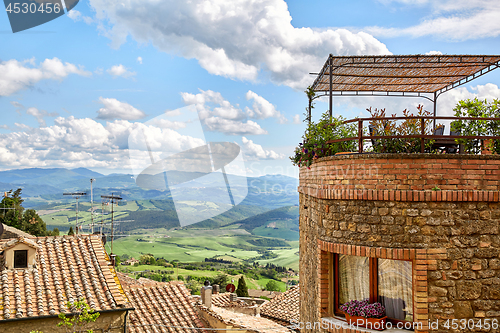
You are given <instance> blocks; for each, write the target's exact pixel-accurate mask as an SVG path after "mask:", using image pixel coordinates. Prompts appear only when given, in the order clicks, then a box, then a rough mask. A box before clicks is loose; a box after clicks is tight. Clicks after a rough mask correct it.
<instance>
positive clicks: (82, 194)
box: [63, 192, 87, 235]
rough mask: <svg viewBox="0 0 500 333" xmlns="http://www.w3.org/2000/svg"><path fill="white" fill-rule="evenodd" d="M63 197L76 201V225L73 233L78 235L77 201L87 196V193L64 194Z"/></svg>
mask: <svg viewBox="0 0 500 333" xmlns="http://www.w3.org/2000/svg"><path fill="white" fill-rule="evenodd" d="M63 195H70V196H72V197H73V198H75V199H76V223H75V233H76V234H77V235H78V199H80V198H81V197H83V196H85V195H87V192H66V193H63Z"/></svg>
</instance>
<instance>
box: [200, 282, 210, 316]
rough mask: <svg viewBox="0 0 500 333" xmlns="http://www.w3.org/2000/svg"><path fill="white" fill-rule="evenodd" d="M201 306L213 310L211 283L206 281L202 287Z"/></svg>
mask: <svg viewBox="0 0 500 333" xmlns="http://www.w3.org/2000/svg"><path fill="white" fill-rule="evenodd" d="M201 304H203V305H204V306H206V307H207V308H209V309H211V308H212V286H211V285H210V281H208V280H207V281H205V285H204V286H203V287H201Z"/></svg>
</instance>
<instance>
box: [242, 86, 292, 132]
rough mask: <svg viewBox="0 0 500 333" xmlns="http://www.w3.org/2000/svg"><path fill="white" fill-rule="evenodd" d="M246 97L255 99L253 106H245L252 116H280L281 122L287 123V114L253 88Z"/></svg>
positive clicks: (260, 117)
mask: <svg viewBox="0 0 500 333" xmlns="http://www.w3.org/2000/svg"><path fill="white" fill-rule="evenodd" d="M245 97H246V99H247V100H253V105H252V108H251V109H250V108H249V107H246V108H245V110H246V112H247V114H248V115H249V116H250V117H251V118H256V119H266V118H271V117H273V118H278V120H279V122H280V123H281V124H284V123H286V118H285V116H283V115H282V114H281V113H280V112H279V111H278V110H276V107H275V106H274V105H272V104H271V103H270V102H269V101H268V100H266V99H265V98H264V97H262V96H259V95H257V94H256V93H254V92H253V91H251V90H249V91H248V92H247V93H246V95H245Z"/></svg>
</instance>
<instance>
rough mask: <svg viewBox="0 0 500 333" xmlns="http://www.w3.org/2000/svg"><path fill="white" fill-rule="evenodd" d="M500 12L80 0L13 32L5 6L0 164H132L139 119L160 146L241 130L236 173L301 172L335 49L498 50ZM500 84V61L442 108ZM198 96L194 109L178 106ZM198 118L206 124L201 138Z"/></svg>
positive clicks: (411, 4)
mask: <svg viewBox="0 0 500 333" xmlns="http://www.w3.org/2000/svg"><path fill="white" fill-rule="evenodd" d="M499 17H500V4H499V3H498V1H486V0H485V1H463V0H454V1H452V0H444V1H431V0H414V1H410V0H372V1H369V0H362V1H326V0H325V1H308V2H306V1H298V0H294V1H286V2H285V1H280V0H238V1H201V0H195V1H190V2H179V1H167V0H165V1H157V0H127V1H124V0H120V1H118V0H106V1H105V0H82V1H80V3H79V4H78V5H77V6H76V7H75V9H74V10H73V11H71V12H70V13H69V14H68V15H65V16H63V17H60V18H58V19H56V20H54V21H51V22H48V23H46V24H44V25H41V26H38V27H35V28H32V29H30V30H27V31H24V32H19V33H16V34H13V33H12V32H11V30H10V25H9V22H8V18H7V13H5V12H3V13H1V14H0V41H1V42H0V114H1V116H2V121H1V123H0V169H2V170H5V169H13V168H27V167H68V168H75V167H87V168H90V169H93V170H96V171H99V172H103V173H112V172H127V173H131V172H132V171H131V170H132V168H133V167H134V165H135V164H137V163H136V162H137V161H134V160H133V159H131V158H130V154H129V152H128V143H129V142H130V140H131V138H130V133H133V132H134V130H137V129H141V130H143V131H145V133H148V135H151V138H150V140H152V141H151V142H152V145H153V146H155V147H157V148H154V149H157V152H158V154H160V153H167V152H168V153H174V152H178V151H182V150H186V149H189V148H193V147H195V146H197V145H199V144H200V141H199V140H205V141H229V142H235V143H237V144H238V145H240V146H241V148H242V150H243V153H244V159H245V167H246V170H233V172H235V173H241V174H243V173H244V172H246V173H247V175H249V176H259V175H263V174H267V173H283V174H286V175H289V176H293V177H296V176H297V170H296V169H295V168H294V167H292V166H291V164H290V161H289V159H288V156H290V155H291V154H292V153H293V147H294V146H295V145H296V144H297V143H298V142H300V141H301V136H302V134H303V131H304V129H305V125H304V123H303V122H302V119H303V112H304V110H305V107H306V105H307V99H306V97H305V94H304V93H303V91H304V89H305V88H306V87H307V85H309V84H311V83H312V82H313V80H314V77H313V76H311V75H309V74H308V73H310V72H317V71H319V70H320V69H321V67H322V65H323V63H324V62H325V60H326V58H327V56H328V54H329V53H332V54H334V55H353V54H426V53H429V52H434V53H442V54H500V37H499V35H500V20H499V19H498V18H499ZM499 85H500V70H497V71H493V72H492V73H490V74H488V75H485V76H483V77H481V78H479V79H477V80H475V81H473V82H472V83H471V84H470V85H468V86H464V87H461V88H458V89H455V90H454V91H451V92H448V93H446V94H444V95H443V96H442V97H440V101H439V104H438V112H439V113H440V114H447V113H448V114H449V113H450V112H451V109H452V108H453V106H454V105H455V104H456V102H457V101H458V100H460V99H464V98H471V97H474V96H476V95H477V96H479V97H481V98H488V99H491V98H495V97H496V98H500V89H499V87H498V86H499ZM326 102H327V101H326V100H325V101H324V102H321V101H320V102H318V104H317V107H316V109H315V112H316V113H315V114H314V115H313V117H314V116H316V117H319V113H320V112H323V111H325V110H326V109H327V107H328V106H327V103H326ZM418 103H424V105H426V104H425V101H424V100H422V101H420V100H415V99H411V100H404V101H403V100H402V99H395V98H392V99H391V98H379V97H378V98H368V97H364V98H358V99H348V98H342V99H340V98H338V99H336V100H335V113H336V114H342V115H344V116H345V117H353V116H357V115H360V114H364V115H366V112H365V111H364V110H365V109H366V108H368V107H370V106H372V107H385V108H387V110H388V111H390V113H396V112H398V111H401V110H403V109H404V108H410V109H412V108H413V109H414V107H415V106H416V105H417V104H418ZM186 106H191V109H192V108H193V107H194V108H195V109H196V110H197V111H198V114H197V115H196V114H195V116H196V117H195V118H193V119H191V120H186V119H187V118H186V117H184V118H183V117H182V115H180V114H179V113H182V112H188V111H186V110H187V109H181V108H184V107H186ZM426 106H427V109H431V106H430V105H426ZM177 109H181V112H173V111H174V110H177ZM182 110H184V111H182ZM167 111H171V112H167ZM165 112H167V113H166V114H165ZM165 115H167V116H165ZM179 117H180V118H179ZM160 118H161V119H162V121H160ZM188 118H189V117H188ZM193 122H201V124H202V125H203V128H204V134H202V136H201V137H200V136H199V133H198V134H196V133H195V132H196V128H197V127H196V126H194V128H195V129H194V130H193V126H191V125H192V124H193ZM190 124H191V125H190ZM193 131H194V132H193ZM197 135H198V136H197ZM200 138H201V139H200ZM139 164H140V163H139ZM135 166H137V165H135Z"/></svg>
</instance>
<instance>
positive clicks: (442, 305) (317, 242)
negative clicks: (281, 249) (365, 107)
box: [299, 155, 500, 332]
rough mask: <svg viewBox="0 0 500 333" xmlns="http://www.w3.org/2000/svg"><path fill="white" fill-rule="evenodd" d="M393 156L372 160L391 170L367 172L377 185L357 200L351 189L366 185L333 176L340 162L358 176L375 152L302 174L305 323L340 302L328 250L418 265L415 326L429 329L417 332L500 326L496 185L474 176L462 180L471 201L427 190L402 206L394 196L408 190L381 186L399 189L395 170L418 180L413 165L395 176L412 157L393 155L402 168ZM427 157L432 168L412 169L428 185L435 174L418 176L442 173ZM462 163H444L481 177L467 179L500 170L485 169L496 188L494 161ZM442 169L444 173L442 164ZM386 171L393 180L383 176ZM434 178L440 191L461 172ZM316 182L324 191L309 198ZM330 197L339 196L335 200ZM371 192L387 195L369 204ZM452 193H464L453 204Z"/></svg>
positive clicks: (432, 158) (415, 271) (359, 192)
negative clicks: (452, 324)
mask: <svg viewBox="0 0 500 333" xmlns="http://www.w3.org/2000/svg"><path fill="white" fill-rule="evenodd" d="M360 156H361V157H360ZM386 157H387V158H383V159H381V158H380V156H379V155H373V156H372V157H371V160H373V162H374V163H378V162H376V161H379V160H383V161H384V162H385V163H387V164H388V165H392V166H393V167H391V168H377V171H376V173H372V174H370V177H371V179H374V180H377V184H376V185H375V186H376V188H375V189H367V190H366V191H363V190H362V189H361V190H360V189H358V190H356V191H354V193H356V197H354V195H349V193H350V192H349V191H352V189H350V188H349V187H348V186H355V185H354V184H355V183H357V184H358V185H359V180H353V179H349V180H348V181H345V182H344V183H342V182H341V184H340V185H339V184H338V183H336V180H332V179H331V177H332V175H334V177H338V176H335V175H338V173H337V172H336V171H335V170H337V169H338V165H337V162H341V163H342V164H341V165H356V168H358V169H360V168H362V167H363V166H362V165H361V164H362V163H365V162H366V163H367V165H370V164H373V163H371V162H372V161H370V155H351V156H350V157H349V156H342V157H333V158H327V159H322V160H320V161H318V162H317V163H314V164H313V165H312V166H311V169H306V168H302V169H301V174H300V177H301V182H300V187H299V192H301V193H300V281H301V321H302V322H312V323H314V322H320V321H321V317H324V316H329V315H331V313H329V312H331V309H329V305H328V301H325V300H328V299H330V298H332V297H333V296H332V286H331V275H329V274H330V271H331V269H332V268H331V265H330V263H329V260H331V259H329V258H332V256H331V253H342V254H352V255H363V256H367V257H375V258H389V259H391V258H394V259H396V258H397V259H405V260H412V262H413V275H414V279H413V280H414V282H413V285H414V292H413V294H414V304H413V305H414V310H415V318H416V320H419V321H421V322H422V324H423V326H422V329H421V330H419V331H421V332H428V331H433V332H449V331H450V330H448V329H446V328H444V327H443V326H442V324H444V323H445V322H446V320H447V319H454V318H457V319H462V318H475V319H476V321H477V320H479V319H481V320H484V319H490V320H492V319H497V320H498V321H499V322H500V231H499V228H500V227H499V221H500V203H499V202H498V189H499V188H496V190H495V191H494V192H493V191H492V188H490V187H487V186H492V185H489V183H488V182H489V181H490V180H484V179H482V180H480V181H479V180H477V179H476V177H469V176H467V177H464V178H462V183H461V185H462V186H463V190H467V191H468V192H465V193H470V195H468V194H464V191H458V190H455V191H452V190H449V191H451V192H452V195H451V197H450V200H445V201H443V200H438V199H437V195H432V193H429V192H433V193H436V192H439V191H436V192H434V191H425V190H426V188H425V186H420V190H416V189H415V190H412V189H410V190H403V191H405V193H407V192H408V196H411V200H402V199H403V198H402V197H401V195H400V196H399V198H398V200H396V198H397V197H396V195H395V193H394V192H396V191H401V190H397V187H395V188H394V187H393V188H394V190H389V189H381V188H379V187H378V186H380V185H381V184H383V182H384V181H386V182H389V183H393V182H394V181H395V180H396V179H398V177H397V175H398V174H397V173H394V172H397V171H398V170H401V172H402V173H401V174H400V175H402V176H401V177H400V179H401V178H404V177H406V180H408V181H409V180H410V178H412V177H410V176H411V175H412V173H411V168H408V167H403V166H401V167H399V168H397V169H395V168H394V166H395V165H399V164H401V161H404V160H405V159H402V158H400V157H398V156H393V157H395V161H390V159H389V158H388V157H390V156H386ZM427 158H428V159H429V161H427V162H426V160H425V157H422V156H421V157H420V158H419V163H416V164H415V165H417V164H418V167H417V169H414V170H413V171H415V173H414V174H415V175H427V176H426V179H431V177H430V175H432V172H429V173H417V171H419V170H422V168H423V167H424V166H425V165H431V167H427V168H425V170H427V171H429V170H440V169H439V168H437V166H432V165H433V164H435V161H436V157H435V155H429V156H428V157H427ZM456 160H457V161H458V162H456V161H454V160H453V158H450V157H447V158H446V161H447V163H449V165H461V168H462V171H464V170H465V173H463V174H462V175H464V176H465V175H470V176H474V173H470V174H469V172H468V171H466V170H475V171H477V170H481V169H480V166H486V167H488V166H493V165H494V166H495V168H485V169H484V171H488V170H489V172H490V174H491V175H495V177H497V181H498V177H499V176H498V173H499V172H500V170H499V166H500V164H496V163H494V164H493V163H488V162H491V161H494V162H500V160H499V159H498V158H497V157H496V156H494V157H491V158H490V159H488V158H483V159H477V158H475V157H474V158H473V159H472V161H473V162H474V163H470V162H471V161H469V160H467V159H466V158H464V157H463V156H459V157H458V158H457V159H456ZM346 161H347V162H346ZM450 161H451V162H450ZM476 161H482V163H483V164H476V163H475V162H476ZM360 162H362V163H360ZM455 162H456V163H455ZM402 164H405V163H402ZM467 166H474V169H468V167H467ZM441 167H444V163H442V164H441ZM464 167H465V169H464ZM455 170H457V169H455ZM372 171H373V169H372ZM389 171H390V173H389ZM373 172H375V171H373ZM433 172H434V171H433ZM387 174H389V175H396V177H395V178H393V177H389V178H386V177H385V176H386V175H387ZM437 174H438V175H439V177H438V178H439V180H440V182H441V184H440V186H444V185H442V184H444V183H449V181H451V180H453V179H454V178H455V177H456V174H455V173H445V172H440V173H437ZM311 175H316V176H314V177H312V176H311ZM485 175H486V174H483V176H485ZM322 177H323V179H322ZM329 177H330V178H329ZM313 180H314V181H313ZM344 180H345V179H344ZM309 181H312V182H313V183H312V185H313V186H310V184H309ZM314 184H316V185H318V184H323V185H322V187H319V188H318V187H315V189H319V190H315V191H311V188H314V186H316V185H314ZM432 184H433V183H431V184H430V185H432ZM365 185H366V184H365ZM372 185H374V184H372ZM458 185H459V184H457V186H458ZM328 186H330V189H328ZM344 186H346V188H344ZM485 186H486V187H485ZM332 187H333V188H332ZM478 190H479V191H478ZM328 191H332V193H330V194H328ZM367 191H372V193H373V191H375V193H381V195H377V196H375V197H374V196H373V195H372V196H371V197H370V198H368V195H367V193H366V192H367ZM482 191H492V192H493V193H492V195H491V197H490V195H489V192H488V194H487V195H483V194H484V193H482ZM351 193H352V192H351ZM427 193H429V195H428V194H427ZM453 193H457V194H456V197H455V200H453V199H454V198H453ZM458 193H460V197H461V200H460V201H459V200H458ZM478 193H481V194H478ZM440 197H441V196H440ZM405 198H406V196H405ZM441 198H442V197H441ZM464 199H465V200H464ZM495 199H496V200H495ZM398 256H401V257H400V258H399V257H398ZM437 320H439V322H440V324H441V326H440V327H439V328H437V329H436V328H435V327H429V326H428V322H429V321H430V322H436V321H437ZM306 331H307V330H306ZM311 331H318V330H314V329H313V330H311ZM340 331H342V330H340ZM340 331H339V330H333V332H340ZM466 331H467V330H466ZM490 332H500V330H490Z"/></svg>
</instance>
